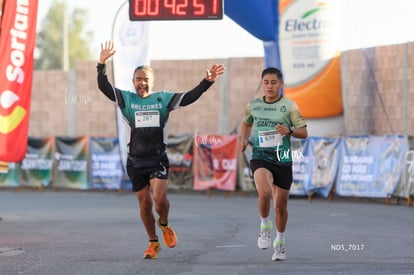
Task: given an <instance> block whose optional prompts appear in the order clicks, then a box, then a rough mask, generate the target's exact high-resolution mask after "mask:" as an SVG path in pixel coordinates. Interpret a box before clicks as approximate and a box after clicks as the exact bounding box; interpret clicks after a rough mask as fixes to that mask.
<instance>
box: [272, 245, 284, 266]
mask: <svg viewBox="0 0 414 275" xmlns="http://www.w3.org/2000/svg"><path fill="white" fill-rule="evenodd" d="M284 260H286V253H285V243H283V242H276V240H275V241H274V242H273V255H272V261H284Z"/></svg>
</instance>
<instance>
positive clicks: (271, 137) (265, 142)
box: [259, 130, 283, 147]
mask: <svg viewBox="0 0 414 275" xmlns="http://www.w3.org/2000/svg"><path fill="white" fill-rule="evenodd" d="M282 143H283V136H282V135H280V134H279V133H278V132H277V131H276V130H272V131H259V147H276V146H278V145H281V144H282Z"/></svg>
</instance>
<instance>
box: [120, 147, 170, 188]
mask: <svg viewBox="0 0 414 275" xmlns="http://www.w3.org/2000/svg"><path fill="white" fill-rule="evenodd" d="M169 167H170V164H169V161H168V156H167V154H164V155H162V156H161V158H160V159H159V161H157V163H156V164H155V165H154V166H153V167H145V168H136V167H134V165H133V164H132V161H131V160H130V159H129V158H128V160H127V165H126V169H127V174H128V176H129V179H130V180H131V182H132V191H134V192H138V191H139V190H141V189H143V188H144V187H145V186H147V185H149V184H150V179H154V178H158V179H163V180H166V179H168V169H169Z"/></svg>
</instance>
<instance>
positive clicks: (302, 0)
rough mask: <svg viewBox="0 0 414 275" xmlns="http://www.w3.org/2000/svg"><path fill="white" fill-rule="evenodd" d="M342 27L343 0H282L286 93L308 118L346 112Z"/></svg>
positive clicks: (280, 26) (283, 64)
mask: <svg viewBox="0 0 414 275" xmlns="http://www.w3.org/2000/svg"><path fill="white" fill-rule="evenodd" d="M339 28H340V26H339V0H325V1H319V0H295V1H294V0H280V1H279V49H280V57H281V64H282V71H283V74H284V83H285V84H284V94H285V95H286V96H287V97H289V98H291V99H293V100H294V101H295V102H296V103H297V104H298V105H299V108H300V110H301V113H302V115H303V116H304V117H306V118H325V117H331V116H337V115H340V114H342V111H343V107H342V95H341V79H340V76H341V75H340V49H339V42H340V40H339V34H340V31H339ZM321 98H323V100H320V99H321Z"/></svg>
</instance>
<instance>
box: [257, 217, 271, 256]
mask: <svg viewBox="0 0 414 275" xmlns="http://www.w3.org/2000/svg"><path fill="white" fill-rule="evenodd" d="M271 232H272V221H271V220H268V221H267V225H261V226H260V233H259V238H258V239H257V246H258V247H259V248H261V249H267V248H269V247H270V245H271V243H272V239H271V237H270V233H271Z"/></svg>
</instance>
